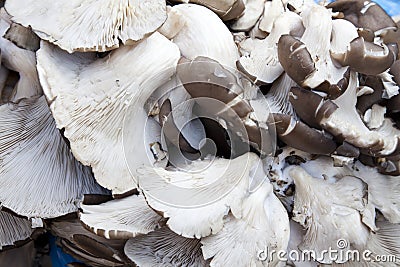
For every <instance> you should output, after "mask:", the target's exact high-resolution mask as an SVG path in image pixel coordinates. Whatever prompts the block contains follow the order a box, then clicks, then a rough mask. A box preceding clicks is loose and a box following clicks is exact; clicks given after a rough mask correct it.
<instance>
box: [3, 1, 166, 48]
mask: <svg viewBox="0 0 400 267" xmlns="http://www.w3.org/2000/svg"><path fill="white" fill-rule="evenodd" d="M21 6H25V8H21ZM5 8H6V10H7V12H8V13H10V14H11V16H12V20H13V21H14V22H17V23H19V24H21V25H23V26H25V27H28V26H31V27H32V29H33V30H34V32H35V33H36V34H37V35H38V36H39V37H40V38H41V39H43V40H47V41H50V42H52V43H54V44H56V45H58V46H59V47H60V48H62V49H64V50H66V51H68V52H70V53H72V52H73V51H107V50H111V49H115V48H117V47H118V46H119V43H120V41H121V42H122V43H124V44H127V43H132V42H134V41H139V40H141V39H143V38H144V37H145V36H146V35H148V34H149V33H152V32H154V31H155V30H156V29H157V28H158V27H160V26H161V24H162V23H163V22H164V21H165V19H166V18H167V16H166V4H165V1H162V0H150V1H146V3H144V2H141V1H131V2H126V1H113V0H111V1H107V2H85V1H79V0H78V1H74V2H59V3H57V4H56V5H55V4H54V3H53V2H52V1H49V0H45V1H40V2H37V1H28V2H27V1H19V0H16V1H8V3H6V4H5Z"/></svg>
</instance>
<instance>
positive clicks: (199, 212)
mask: <svg viewBox="0 0 400 267" xmlns="http://www.w3.org/2000/svg"><path fill="white" fill-rule="evenodd" d="M258 165H259V158H258V157H257V156H256V155H255V154H253V153H247V154H244V155H242V156H240V157H237V158H235V159H232V160H229V159H223V158H215V159H204V160H202V161H194V162H192V164H191V165H189V166H187V167H186V169H184V170H165V169H163V168H149V167H147V168H143V169H140V170H139V173H140V175H139V176H138V179H139V180H138V181H139V184H140V185H141V189H142V190H143V194H144V196H145V198H146V201H147V203H148V204H149V205H150V207H152V208H153V209H155V210H157V211H160V212H162V214H163V216H164V217H165V218H168V220H167V225H168V227H169V228H170V229H171V230H172V231H174V232H175V233H177V234H179V235H182V236H184V237H187V238H193V237H196V238H201V237H204V236H208V235H210V234H215V233H217V232H218V231H220V230H221V229H222V227H223V225H224V219H223V218H224V216H226V215H227V214H228V212H229V210H230V208H231V207H232V206H233V205H239V203H240V202H242V201H243V199H244V198H245V197H246V194H247V192H248V188H249V185H250V178H251V177H252V176H253V175H254V172H255V171H256V170H255V168H257V166H258ZM232 185H234V186H233V187H232ZM171 192H173V193H171ZM204 201H206V204H207V205H204ZM200 204H202V205H200Z"/></svg>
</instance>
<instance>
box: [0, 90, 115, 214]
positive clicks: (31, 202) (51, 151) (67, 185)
mask: <svg viewBox="0 0 400 267" xmlns="http://www.w3.org/2000/svg"><path fill="white" fill-rule="evenodd" d="M0 118H1V121H2V123H1V125H0V135H1V138H0V174H1V176H0V187H1V188H2V190H1V192H0V202H1V205H2V206H4V207H7V208H8V209H10V210H12V211H14V212H15V213H17V214H19V215H22V216H26V217H28V218H31V217H40V218H54V217H58V216H61V215H65V214H68V213H71V212H75V211H77V210H78V206H77V204H78V202H79V201H80V200H81V199H82V197H83V195H84V194H108V191H107V190H105V189H104V188H102V187H100V186H99V185H98V184H97V183H96V181H95V180H94V178H93V176H92V174H91V171H90V169H89V168H87V167H84V166H82V165H81V164H80V163H79V162H78V161H77V160H75V158H74V157H73V156H72V153H71V152H70V150H69V148H68V146H67V144H66V143H65V141H64V140H63V139H62V137H61V135H60V133H59V131H58V130H57V129H56V128H55V122H54V119H53V117H52V116H51V112H50V109H49V107H48V106H47V103H46V99H45V97H44V96H42V97H35V98H31V99H23V100H21V101H19V102H18V103H9V104H5V105H2V106H0ZM16 166H18V167H16Z"/></svg>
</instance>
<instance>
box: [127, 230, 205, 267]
mask: <svg viewBox="0 0 400 267" xmlns="http://www.w3.org/2000/svg"><path fill="white" fill-rule="evenodd" d="M200 246H201V244H200V240H199V239H193V238H185V237H182V236H180V235H177V234H176V233H174V232H172V231H171V230H170V229H168V227H163V228H161V229H158V230H155V231H153V232H151V233H148V234H147V235H142V236H137V237H134V238H131V239H129V240H128V242H126V245H125V248H124V251H125V254H126V255H127V256H128V257H129V258H130V259H131V260H132V261H133V262H135V263H136V264H138V265H139V266H143V267H147V266H148V267H150V266H152V267H153V266H158V267H164V266H171V267H172V266H199V267H206V266H209V263H208V261H206V260H204V258H203V254H202V252H201V249H200Z"/></svg>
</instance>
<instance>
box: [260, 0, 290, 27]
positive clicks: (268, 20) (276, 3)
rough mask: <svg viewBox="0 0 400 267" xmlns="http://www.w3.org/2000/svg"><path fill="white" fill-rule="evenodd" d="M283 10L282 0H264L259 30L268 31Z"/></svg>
mask: <svg viewBox="0 0 400 267" xmlns="http://www.w3.org/2000/svg"><path fill="white" fill-rule="evenodd" d="M284 12H285V7H284V5H283V2H282V0H272V1H265V4H264V11H263V15H262V17H261V19H260V25H259V26H258V27H259V28H260V30H262V31H264V32H267V33H270V32H271V31H272V26H273V25H274V22H275V20H276V19H277V18H278V17H279V16H280V15H281V14H282V13H284Z"/></svg>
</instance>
